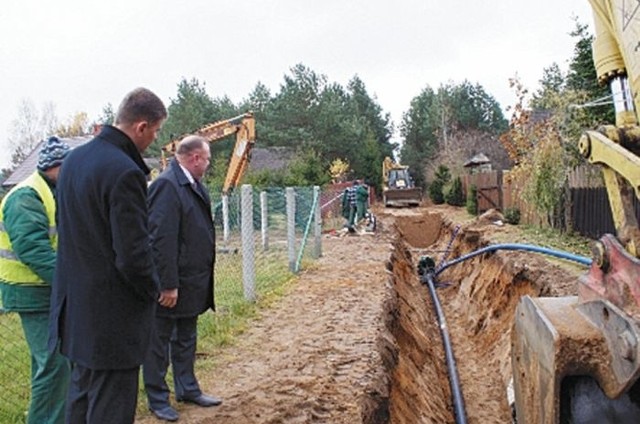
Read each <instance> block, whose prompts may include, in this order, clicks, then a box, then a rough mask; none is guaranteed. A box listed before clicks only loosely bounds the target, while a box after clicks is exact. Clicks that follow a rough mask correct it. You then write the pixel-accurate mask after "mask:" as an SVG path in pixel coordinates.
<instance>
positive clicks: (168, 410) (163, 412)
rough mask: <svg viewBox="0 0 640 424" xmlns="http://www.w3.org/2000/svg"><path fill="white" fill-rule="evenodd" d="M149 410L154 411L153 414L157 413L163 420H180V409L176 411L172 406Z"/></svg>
mask: <svg viewBox="0 0 640 424" xmlns="http://www.w3.org/2000/svg"><path fill="white" fill-rule="evenodd" d="M149 410H151V412H153V415H155V416H156V417H158V418H159V419H161V420H165V421H178V418H180V414H178V411H176V410H175V409H173V408H172V407H170V406H166V407H164V408H160V409H153V408H149Z"/></svg>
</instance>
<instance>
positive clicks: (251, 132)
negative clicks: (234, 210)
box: [162, 112, 256, 195]
mask: <svg viewBox="0 0 640 424" xmlns="http://www.w3.org/2000/svg"><path fill="white" fill-rule="evenodd" d="M194 134H195V135H199V136H202V137H204V138H206V139H207V140H209V142H216V141H219V140H222V139H223V138H225V137H227V136H229V135H233V134H235V135H236V144H235V145H234V147H233V153H232V154H231V160H230V161H229V168H228V169H227V176H226V177H225V180H224V185H223V186H222V193H223V194H225V195H226V194H228V193H229V191H230V190H232V189H233V188H235V187H236V186H237V185H238V184H239V183H240V180H241V179H242V176H243V175H244V173H245V172H246V170H247V165H248V164H249V157H250V153H251V149H252V148H253V146H254V144H255V142H256V120H255V118H254V116H253V114H252V113H250V112H248V113H244V114H242V115H238V116H236V117H233V118H230V119H225V120H222V121H218V122H214V123H213V124H208V125H205V126H204V127H202V128H200V129H199V130H198V131H196V132H195V133H194ZM181 139H182V137H180V138H179V139H176V140H173V141H171V142H170V143H168V144H166V145H165V146H163V147H162V167H163V169H164V168H165V167H166V165H167V158H166V156H167V155H173V154H175V152H176V149H177V148H178V143H179V142H180V140H181Z"/></svg>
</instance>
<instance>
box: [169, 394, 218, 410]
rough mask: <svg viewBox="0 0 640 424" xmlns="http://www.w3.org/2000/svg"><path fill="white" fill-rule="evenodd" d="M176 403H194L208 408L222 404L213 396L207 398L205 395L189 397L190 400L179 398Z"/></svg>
mask: <svg viewBox="0 0 640 424" xmlns="http://www.w3.org/2000/svg"><path fill="white" fill-rule="evenodd" d="M178 402H188V403H195V404H196V405H199V406H204V407H209V406H217V405H220V404H221V403H222V399H220V398H217V397H215V396H208V395H205V394H201V395H200V396H196V397H190V398H180V399H178Z"/></svg>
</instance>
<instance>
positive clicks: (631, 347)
mask: <svg viewBox="0 0 640 424" xmlns="http://www.w3.org/2000/svg"><path fill="white" fill-rule="evenodd" d="M590 3H591V6H592V9H593V11H594V19H595V28H596V41H595V43H594V62H595V65H596V70H597V72H598V76H599V78H600V80H601V82H602V83H608V84H609V85H610V87H611V89H612V94H613V101H614V105H615V109H616V125H615V126H605V127H601V128H599V129H598V131H587V132H585V133H584V134H583V136H582V137H581V138H580V141H579V145H578V147H579V150H580V153H581V154H582V155H583V156H584V157H585V158H586V159H587V160H588V161H589V162H591V163H593V164H598V165H600V166H601V167H602V172H603V176H604V180H605V185H606V187H607V193H608V195H609V203H610V205H611V210H612V213H613V216H614V224H615V227H616V235H615V236H614V235H611V234H605V235H604V236H602V237H601V238H600V239H599V240H598V241H596V242H595V243H593V247H592V259H593V260H592V265H591V268H590V270H589V272H588V273H587V274H585V275H583V276H582V277H581V278H580V279H579V281H578V296H573V297H563V298H532V297H529V296H525V297H523V298H522V299H521V300H520V303H519V304H518V307H517V309H516V316H515V322H514V327H513V331H512V333H511V347H512V349H511V360H512V370H513V381H514V392H515V412H516V420H517V422H518V423H542V424H546V423H549V424H551V423H554V424H555V423H598V424H600V423H638V422H640V382H639V381H638V377H640V260H639V259H638V255H639V252H640V248H639V247H640V231H639V228H638V221H637V219H636V214H635V210H634V206H633V205H634V201H635V199H634V197H640V158H639V157H638V152H640V149H638V147H639V146H640V127H639V126H638V121H637V118H636V112H635V111H636V110H637V108H638V104H635V105H634V103H637V102H638V100H639V98H638V97H636V98H635V99H634V97H633V96H632V93H631V91H632V89H634V91H635V92H636V94H638V93H640V90H639V88H640V86H639V85H640V84H639V82H640V80H638V79H636V78H637V77H638V76H639V75H637V74H635V72H636V71H637V69H636V62H637V60H636V52H635V46H636V45H637V37H636V36H635V34H637V33H638V31H639V30H640V25H638V24H637V22H638V21H637V18H635V17H633V16H631V15H630V14H633V15H635V14H636V13H637V12H638V9H637V8H635V9H633V8H629V7H630V6H628V5H630V3H628V2H624V1H623V0H590ZM627 6H628V7H627ZM632 39H633V40H636V41H635V42H634V43H630V42H628V41H630V40H632ZM626 64H629V66H625V65H626ZM630 83H631V85H630Z"/></svg>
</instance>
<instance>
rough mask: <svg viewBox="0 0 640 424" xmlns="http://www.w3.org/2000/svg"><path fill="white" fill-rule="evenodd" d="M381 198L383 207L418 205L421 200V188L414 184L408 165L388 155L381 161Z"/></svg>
mask: <svg viewBox="0 0 640 424" xmlns="http://www.w3.org/2000/svg"><path fill="white" fill-rule="evenodd" d="M382 199H383V202H384V206H385V207H389V206H399V207H403V206H418V205H419V204H420V202H422V188H420V187H416V186H415V183H414V182H413V179H412V178H411V175H409V167H408V166H406V165H401V164H399V163H397V162H394V160H393V159H391V158H390V157H388V156H387V157H386V158H384V161H383V162H382Z"/></svg>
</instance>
